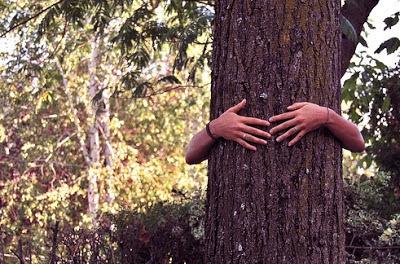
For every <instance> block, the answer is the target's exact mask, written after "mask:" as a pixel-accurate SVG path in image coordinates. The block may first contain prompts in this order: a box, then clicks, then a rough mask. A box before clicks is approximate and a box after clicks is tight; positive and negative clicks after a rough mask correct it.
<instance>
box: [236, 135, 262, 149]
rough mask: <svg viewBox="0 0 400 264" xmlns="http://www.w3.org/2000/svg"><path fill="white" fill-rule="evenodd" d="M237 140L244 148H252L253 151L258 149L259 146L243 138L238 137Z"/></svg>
mask: <svg viewBox="0 0 400 264" xmlns="http://www.w3.org/2000/svg"><path fill="white" fill-rule="evenodd" d="M235 141H236V142H237V143H239V144H240V145H242V146H243V147H244V148H247V149H249V150H252V151H256V150H257V148H256V147H255V146H253V145H250V144H249V143H247V142H246V141H244V140H243V139H241V138H237V139H236V140H235Z"/></svg>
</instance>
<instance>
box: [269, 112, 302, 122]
mask: <svg viewBox="0 0 400 264" xmlns="http://www.w3.org/2000/svg"><path fill="white" fill-rule="evenodd" d="M295 116H296V113H295V112H287V113H283V114H280V115H276V116H273V117H271V118H270V119H269V122H278V121H281V120H286V119H289V118H293V117H295Z"/></svg>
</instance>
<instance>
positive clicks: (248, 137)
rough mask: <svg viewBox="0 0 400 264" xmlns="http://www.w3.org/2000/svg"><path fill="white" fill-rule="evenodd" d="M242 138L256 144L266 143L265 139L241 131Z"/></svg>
mask: <svg viewBox="0 0 400 264" xmlns="http://www.w3.org/2000/svg"><path fill="white" fill-rule="evenodd" d="M242 138H243V139H244V140H246V141H250V142H253V143H256V144H262V145H266V144H267V141H265V140H264V139H261V138H258V137H255V136H253V135H250V134H247V133H243V136H242Z"/></svg>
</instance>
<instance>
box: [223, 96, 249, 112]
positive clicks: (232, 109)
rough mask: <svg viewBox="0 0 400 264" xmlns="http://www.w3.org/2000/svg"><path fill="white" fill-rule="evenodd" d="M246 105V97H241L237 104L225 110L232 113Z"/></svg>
mask: <svg viewBox="0 0 400 264" xmlns="http://www.w3.org/2000/svg"><path fill="white" fill-rule="evenodd" d="M245 106H246V99H243V100H242V101H241V102H240V103H238V104H237V105H234V106H232V107H231V108H229V109H228V110H227V112H233V113H236V114H237V113H238V112H239V111H240V110H241V109H243V108H244V107H245Z"/></svg>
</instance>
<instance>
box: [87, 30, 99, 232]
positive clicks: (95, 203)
mask: <svg viewBox="0 0 400 264" xmlns="http://www.w3.org/2000/svg"><path fill="white" fill-rule="evenodd" d="M98 51H99V34H98V33H96V34H95V35H94V36H93V38H92V39H91V57H90V63H89V65H88V73H89V87H88V89H89V96H90V99H91V100H92V98H94V96H95V95H96V94H97V92H98V91H99V84H98V79H97V76H96V69H97V66H98V64H99V53H98ZM91 100H90V101H91ZM92 113H93V114H94V115H95V116H94V118H93V121H92V124H91V125H90V128H89V136H88V141H89V149H90V153H89V155H90V164H89V171H88V182H89V185H88V205H89V208H88V211H89V215H90V217H91V221H92V223H93V225H94V226H96V225H97V211H98V209H99V190H98V185H97V178H98V175H97V174H98V169H99V167H100V164H99V162H100V142H99V129H98V124H97V114H96V113H97V105H96V104H94V103H93V104H92Z"/></svg>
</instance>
